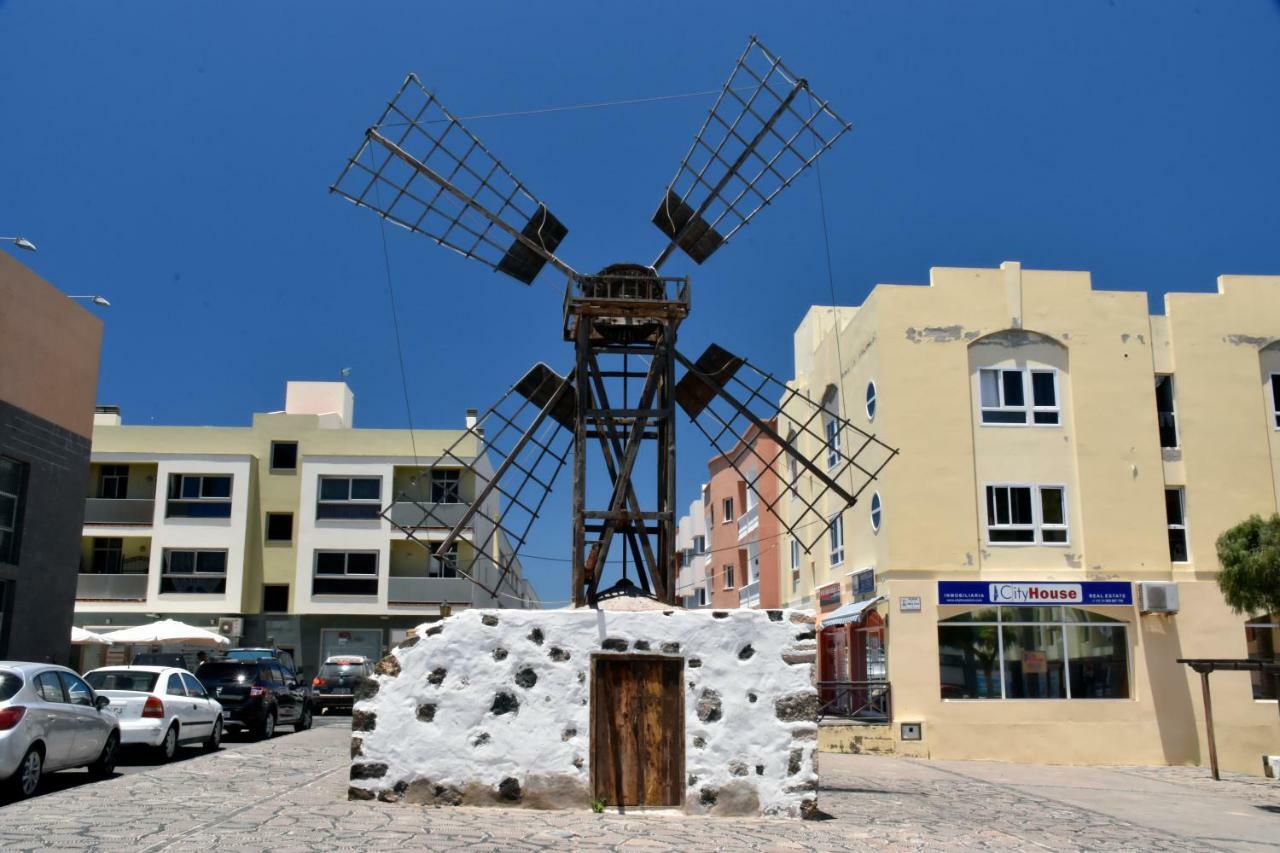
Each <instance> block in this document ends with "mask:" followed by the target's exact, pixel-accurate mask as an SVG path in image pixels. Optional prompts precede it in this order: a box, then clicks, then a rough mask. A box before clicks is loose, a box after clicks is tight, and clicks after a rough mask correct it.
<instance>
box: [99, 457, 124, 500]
mask: <svg viewBox="0 0 1280 853" xmlns="http://www.w3.org/2000/svg"><path fill="white" fill-rule="evenodd" d="M128 496H129V466H128V465H103V466H102V467H101V468H99V469H98V497H100V498H107V499H108V500H122V499H124V498H127V497H128Z"/></svg>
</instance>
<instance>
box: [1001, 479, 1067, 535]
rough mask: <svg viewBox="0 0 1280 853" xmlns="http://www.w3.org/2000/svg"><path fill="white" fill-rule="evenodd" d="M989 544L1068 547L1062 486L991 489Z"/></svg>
mask: <svg viewBox="0 0 1280 853" xmlns="http://www.w3.org/2000/svg"><path fill="white" fill-rule="evenodd" d="M987 541H988V542H989V543H990V544H992V545H1016V544H1027V545H1031V544H1035V543H1037V542H1039V543H1040V544H1044V545H1065V544H1067V541H1068V537H1067V506H1066V489H1065V488H1064V487H1062V486H1013V485H999V486H987Z"/></svg>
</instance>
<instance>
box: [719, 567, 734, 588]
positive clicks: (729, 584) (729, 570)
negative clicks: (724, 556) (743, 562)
mask: <svg viewBox="0 0 1280 853" xmlns="http://www.w3.org/2000/svg"><path fill="white" fill-rule="evenodd" d="M722 574H723V576H724V588H725V589H733V563H725V564H724V572H722Z"/></svg>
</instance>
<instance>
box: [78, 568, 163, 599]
mask: <svg viewBox="0 0 1280 853" xmlns="http://www.w3.org/2000/svg"><path fill="white" fill-rule="evenodd" d="M76 598H77V599H78V600H81V601H146V600H147V574H146V573H145V572H144V573H142V574H118V575H94V574H82V575H79V576H78V577H77V578H76Z"/></svg>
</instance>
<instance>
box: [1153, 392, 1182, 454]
mask: <svg viewBox="0 0 1280 853" xmlns="http://www.w3.org/2000/svg"><path fill="white" fill-rule="evenodd" d="M1156 421H1157V423H1158V425H1159V427H1160V446H1161V447H1177V446H1178V413H1177V412H1176V411H1175V409H1174V406H1173V377H1172V376H1168V375H1166V376H1157V377H1156Z"/></svg>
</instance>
